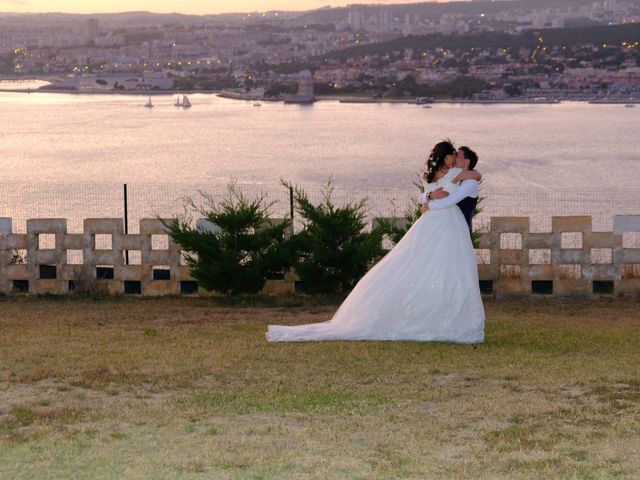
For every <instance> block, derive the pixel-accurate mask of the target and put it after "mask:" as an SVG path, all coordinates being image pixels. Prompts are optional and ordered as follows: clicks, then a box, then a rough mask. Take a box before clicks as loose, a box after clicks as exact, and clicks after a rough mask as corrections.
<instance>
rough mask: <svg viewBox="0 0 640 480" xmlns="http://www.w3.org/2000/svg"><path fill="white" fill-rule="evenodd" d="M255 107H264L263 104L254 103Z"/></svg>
mask: <svg viewBox="0 0 640 480" xmlns="http://www.w3.org/2000/svg"><path fill="white" fill-rule="evenodd" d="M253 106H254V107H261V106H262V104H261V103H260V102H256V103H254V104H253Z"/></svg>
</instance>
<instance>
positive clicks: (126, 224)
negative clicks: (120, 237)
mask: <svg viewBox="0 0 640 480" xmlns="http://www.w3.org/2000/svg"><path fill="white" fill-rule="evenodd" d="M124 234H125V235H128V234H129V198H128V195H127V184H126V183H125V184H124ZM124 264H125V265H129V250H125V251H124Z"/></svg>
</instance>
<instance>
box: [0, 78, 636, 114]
mask: <svg viewBox="0 0 640 480" xmlns="http://www.w3.org/2000/svg"><path fill="white" fill-rule="evenodd" d="M1 80H5V81H12V80H15V79H6V78H4V79H0V81H1ZM0 93H25V94H31V93H61V94H68V95H130V96H142V97H145V96H149V95H152V96H170V95H180V94H182V95H184V94H197V93H204V94H211V95H218V96H221V97H223V98H229V99H232V100H242V101H246V102H282V101H284V99H277V98H249V97H247V98H244V97H242V96H231V95H224V92H223V91H222V90H152V91H131V90H105V91H89V90H84V91H83V90H74V89H64V88H33V89H32V88H26V89H24V88H6V89H3V88H0ZM315 101H319V102H322V101H337V102H340V103H367V104H371V103H398V104H410V105H418V106H422V107H427V108H428V106H430V105H437V104H473V105H501V104H505V105H514V104H515V105H519V104H521V105H556V104H561V103H565V102H580V103H589V104H592V105H636V104H640V98H627V99H625V98H621V99H616V98H612V99H601V98H598V97H593V98H586V99H570V98H568V99H558V100H555V99H539V100H536V99H529V98H510V99H503V100H498V99H494V100H472V99H464V98H460V99H435V100H433V101H431V102H428V103H424V104H416V99H415V98H372V97H354V96H350V95H318V96H316V99H315Z"/></svg>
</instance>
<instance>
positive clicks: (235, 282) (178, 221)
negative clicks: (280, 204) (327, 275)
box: [165, 184, 290, 295]
mask: <svg viewBox="0 0 640 480" xmlns="http://www.w3.org/2000/svg"><path fill="white" fill-rule="evenodd" d="M200 194H201V196H202V197H203V203H202V205H201V206H198V205H196V203H195V202H194V201H193V199H191V198H187V199H185V212H184V214H183V215H181V216H179V217H177V218H175V219H173V220H172V221H170V222H168V223H165V226H166V227H167V228H168V229H169V234H170V236H171V237H172V238H173V240H174V241H175V242H176V243H178V244H179V245H181V246H182V248H183V249H184V250H185V251H186V252H187V253H186V255H185V258H186V261H187V264H188V265H189V267H190V269H191V274H192V275H193V277H194V278H196V279H197V280H198V282H199V284H200V286H202V287H203V288H205V289H206V290H214V291H216V292H220V293H224V294H231V295H236V294H243V293H258V292H260V290H262V287H263V286H264V284H265V282H266V279H267V278H268V277H270V276H274V275H277V274H279V273H282V272H283V271H284V270H285V269H286V268H288V267H289V264H290V262H289V259H290V256H289V250H288V248H287V246H288V241H286V240H285V231H286V229H287V228H288V227H289V225H290V221H289V220H286V219H285V220H284V221H282V222H279V223H275V224H273V223H271V222H270V221H269V216H270V209H271V207H272V206H273V204H274V203H275V202H271V203H266V197H265V195H260V196H258V197H257V198H254V199H253V200H249V199H247V198H246V197H245V196H244V195H243V194H242V192H241V191H240V190H238V189H237V187H236V186H235V184H230V185H229V186H228V195H227V197H226V198H225V199H223V200H221V201H220V202H215V201H214V200H213V198H212V197H211V195H208V194H205V193H202V192H201V193H200ZM190 213H197V214H199V215H201V216H203V217H204V218H206V219H207V220H208V221H209V222H211V223H213V224H215V225H216V226H218V227H219V231H203V230H199V229H198V228H196V227H193V226H192V225H193V222H192V218H191V215H190Z"/></svg>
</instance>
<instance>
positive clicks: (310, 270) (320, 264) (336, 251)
mask: <svg viewBox="0 0 640 480" xmlns="http://www.w3.org/2000/svg"><path fill="white" fill-rule="evenodd" d="M283 184H284V185H285V186H287V187H289V188H293V192H294V200H295V204H296V211H297V212H298V213H299V214H300V216H301V217H302V219H303V222H304V227H303V229H302V231H301V232H299V233H298V234H296V235H295V237H294V238H293V239H292V244H293V248H294V250H295V257H296V260H295V263H294V267H295V270H296V273H297V274H298V276H299V277H300V279H301V280H302V281H303V282H304V291H305V292H306V293H311V294H315V293H321V294H332V293H341V292H346V291H349V290H351V288H353V286H354V285H355V284H356V282H357V281H358V280H360V278H362V276H363V275H364V274H365V273H366V272H367V270H368V269H369V268H371V266H372V265H373V264H374V263H375V262H376V261H377V260H379V259H380V257H382V255H383V254H384V250H383V249H382V233H381V232H380V231H379V230H377V229H374V230H373V231H371V232H367V231H366V230H365V227H366V222H365V219H366V214H367V211H366V204H367V201H366V199H364V200H360V201H359V202H356V203H349V204H347V205H345V206H342V207H338V206H336V205H334V203H333V202H332V201H331V195H332V193H333V186H332V185H331V181H329V182H327V184H326V185H325V187H324V188H323V191H322V197H323V200H322V202H321V203H320V204H319V205H314V204H313V203H311V201H310V200H309V198H308V196H307V194H306V192H305V191H304V190H303V189H302V188H299V187H292V186H291V185H289V184H288V183H286V182H283Z"/></svg>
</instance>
